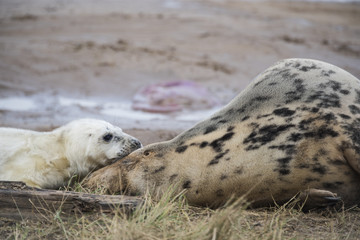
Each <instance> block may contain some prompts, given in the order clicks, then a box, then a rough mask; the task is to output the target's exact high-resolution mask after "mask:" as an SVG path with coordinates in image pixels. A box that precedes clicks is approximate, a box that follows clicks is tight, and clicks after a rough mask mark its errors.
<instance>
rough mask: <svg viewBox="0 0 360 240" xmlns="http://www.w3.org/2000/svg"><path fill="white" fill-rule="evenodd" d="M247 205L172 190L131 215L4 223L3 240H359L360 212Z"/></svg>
mask: <svg viewBox="0 0 360 240" xmlns="http://www.w3.org/2000/svg"><path fill="white" fill-rule="evenodd" d="M246 206H247V205H246V203H245V202H244V201H242V200H241V199H240V200H237V201H236V202H235V203H231V204H228V205H227V206H225V207H223V208H221V209H217V210H211V209H207V208H196V207H193V206H189V205H188V204H187V203H186V199H185V198H184V197H183V195H178V196H173V194H172V191H169V192H168V193H167V194H165V195H164V196H162V198H161V199H160V200H159V201H154V200H153V199H152V198H151V196H149V195H146V196H145V204H144V205H143V206H142V207H140V208H138V209H137V210H136V211H135V212H134V213H133V214H131V215H130V216H127V215H124V214H121V211H115V214H114V215H100V216H92V215H87V216H82V217H70V218H69V217H66V218H65V217H62V216H61V215H60V214H59V212H60V211H58V212H57V213H55V214H49V215H47V216H43V217H41V218H40V219H38V221H33V220H32V221H31V220H24V221H20V222H16V221H11V220H7V219H0V236H1V237H0V238H1V239H44V238H45V239H196V240H202V239H360V209H359V208H353V209H349V210H342V211H329V210H324V211H321V212H310V213H303V212H301V211H299V210H296V209H295V208H293V207H292V206H291V204H288V205H287V206H282V207H276V208H273V209H269V208H268V209H256V210H248V209H247V208H246Z"/></svg>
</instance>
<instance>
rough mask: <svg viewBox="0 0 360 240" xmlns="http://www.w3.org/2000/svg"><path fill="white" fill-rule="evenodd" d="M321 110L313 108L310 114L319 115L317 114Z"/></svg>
mask: <svg viewBox="0 0 360 240" xmlns="http://www.w3.org/2000/svg"><path fill="white" fill-rule="evenodd" d="M319 110H320V109H319V108H316V107H313V108H311V110H310V112H312V113H317V112H319Z"/></svg>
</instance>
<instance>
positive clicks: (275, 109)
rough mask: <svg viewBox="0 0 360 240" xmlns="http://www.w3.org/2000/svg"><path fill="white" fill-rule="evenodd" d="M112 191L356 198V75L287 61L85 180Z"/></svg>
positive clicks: (359, 167) (359, 115)
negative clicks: (189, 123)
mask: <svg viewBox="0 0 360 240" xmlns="http://www.w3.org/2000/svg"><path fill="white" fill-rule="evenodd" d="M97 184H100V185H102V186H104V187H105V188H106V189H108V190H109V191H111V192H118V191H122V190H125V189H126V190H127V191H128V193H131V194H143V193H145V192H146V191H150V192H152V193H162V192H164V191H166V190H167V189H168V188H169V186H170V185H172V184H175V185H176V186H178V191H182V190H183V189H186V197H187V199H188V201H189V203H191V204H196V205H203V206H219V205H221V204H224V203H225V202H226V201H227V200H228V199H229V198H230V197H232V196H238V197H240V196H245V197H246V199H247V200H249V201H250V202H252V203H253V205H254V206H268V205H269V204H272V203H273V202H274V200H275V201H276V202H278V203H282V202H286V201H288V200H289V199H291V198H292V197H294V196H298V197H299V198H300V199H302V200H304V201H306V204H307V206H309V207H320V206H327V205H331V204H334V203H336V202H338V201H339V200H340V198H341V200H342V201H343V203H344V204H345V205H348V206H349V205H354V204H358V203H359V202H360V82H359V80H358V79H357V78H355V77H354V76H352V75H351V74H349V73H348V72H346V71H344V70H342V69H340V68H338V67H336V66H333V65H331V64H328V63H324V62H320V61H315V60H309V59H287V60H283V61H280V62H278V63H276V64H275V65H274V66H272V67H270V68H269V69H267V70H265V71H264V72H263V73H261V74H260V75H259V76H257V77H256V79H255V80H254V81H253V82H252V83H251V84H250V85H249V86H248V87H247V88H246V89H245V90H244V91H243V92H241V93H240V94H239V95H238V96H237V97H236V98H235V99H234V100H232V101H231V102H230V103H229V104H228V105H227V106H225V107H224V108H223V109H221V110H220V111H219V112H218V113H216V114H214V115H213V116H211V117H210V118H208V119H206V120H204V121H202V122H200V123H198V124H197V125H195V126H194V127H193V128H191V129H189V130H187V131H185V132H183V133H182V134H180V135H178V136H177V137H175V138H174V139H172V140H170V141H167V142H160V143H155V144H151V145H148V146H146V147H144V148H142V149H139V150H137V151H135V152H133V153H131V154H130V155H129V156H128V157H126V158H125V159H124V160H123V161H120V162H117V163H115V164H113V165H110V166H108V167H105V168H103V169H100V170H99V171H97V172H95V173H93V174H92V176H91V177H90V179H89V180H88V185H89V186H94V185H97Z"/></svg>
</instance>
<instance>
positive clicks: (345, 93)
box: [340, 89, 350, 95]
mask: <svg viewBox="0 0 360 240" xmlns="http://www.w3.org/2000/svg"><path fill="white" fill-rule="evenodd" d="M340 93H341V94H344V95H349V93H350V91H349V90H346V89H342V90H340Z"/></svg>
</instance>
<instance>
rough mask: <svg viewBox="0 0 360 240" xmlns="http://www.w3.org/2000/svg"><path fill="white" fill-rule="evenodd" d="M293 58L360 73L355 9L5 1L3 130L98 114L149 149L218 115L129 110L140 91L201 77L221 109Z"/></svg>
mask: <svg viewBox="0 0 360 240" xmlns="http://www.w3.org/2000/svg"><path fill="white" fill-rule="evenodd" d="M293 57H301V58H313V59H319V60H323V61H326V62H329V63H332V64H334V65H337V66H339V67H341V68H344V69H345V70H347V71H349V72H350V73H351V74H353V75H354V76H356V77H357V78H360V4H359V3H322V2H302V1H291V2H290V1H235V0H232V1H231V0H229V1H225V0H224V1H221V0H196V1H187V0H182V1H180V0H179V1H176V0H146V1H145V0H144V1H130V0H124V1H111V0H106V1H95V0H90V1H85V0H82V1H76V2H73V1H68V0H62V1H46V0H32V1H25V0H22V1H20V0H0V126H10V127H21V128H29V129H36V130H49V129H52V128H54V127H57V126H59V125H62V124H64V123H66V122H68V121H70V120H72V119H76V118H83V117H93V118H100V119H105V120H107V121H110V122H111V123H113V124H116V125H119V126H120V127H122V128H123V129H124V130H125V131H127V132H128V133H130V134H133V135H134V136H136V137H138V138H139V139H140V140H141V141H142V142H143V144H148V143H151V142H155V141H160V140H166V139H170V138H172V137H174V136H176V134H177V133H179V132H180V131H183V130H185V129H187V128H189V127H191V126H192V125H193V124H194V123H196V122H198V121H200V120H202V119H204V118H206V117H207V116H209V115H210V114H211V113H212V112H214V111H216V108H215V109H208V110H199V111H195V112H194V111H190V110H184V111H182V112H178V113H171V114H159V113H156V114H154V113H145V112H141V111H134V110H132V109H131V101H132V98H133V96H134V94H135V93H136V92H137V91H138V90H139V89H140V88H141V87H143V86H146V85H148V84H154V83H164V82H168V81H175V80H189V81H194V82H196V83H198V84H200V85H201V86H204V87H206V88H207V89H208V90H209V92H210V93H211V94H212V95H213V96H215V97H216V98H217V99H218V100H219V102H220V103H221V105H224V104H226V103H227V102H228V101H229V100H231V99H232V98H233V97H234V96H235V95H236V94H237V93H239V92H240V91H241V90H243V89H244V88H245V87H246V86H247V85H248V83H249V82H250V81H251V80H252V79H253V78H254V77H255V76H256V75H257V74H259V73H260V72H262V71H263V70H265V69H266V68H267V67H269V66H270V65H272V64H273V63H274V62H276V61H278V60H280V59H284V58H293ZM217 108H218V107H217Z"/></svg>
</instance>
